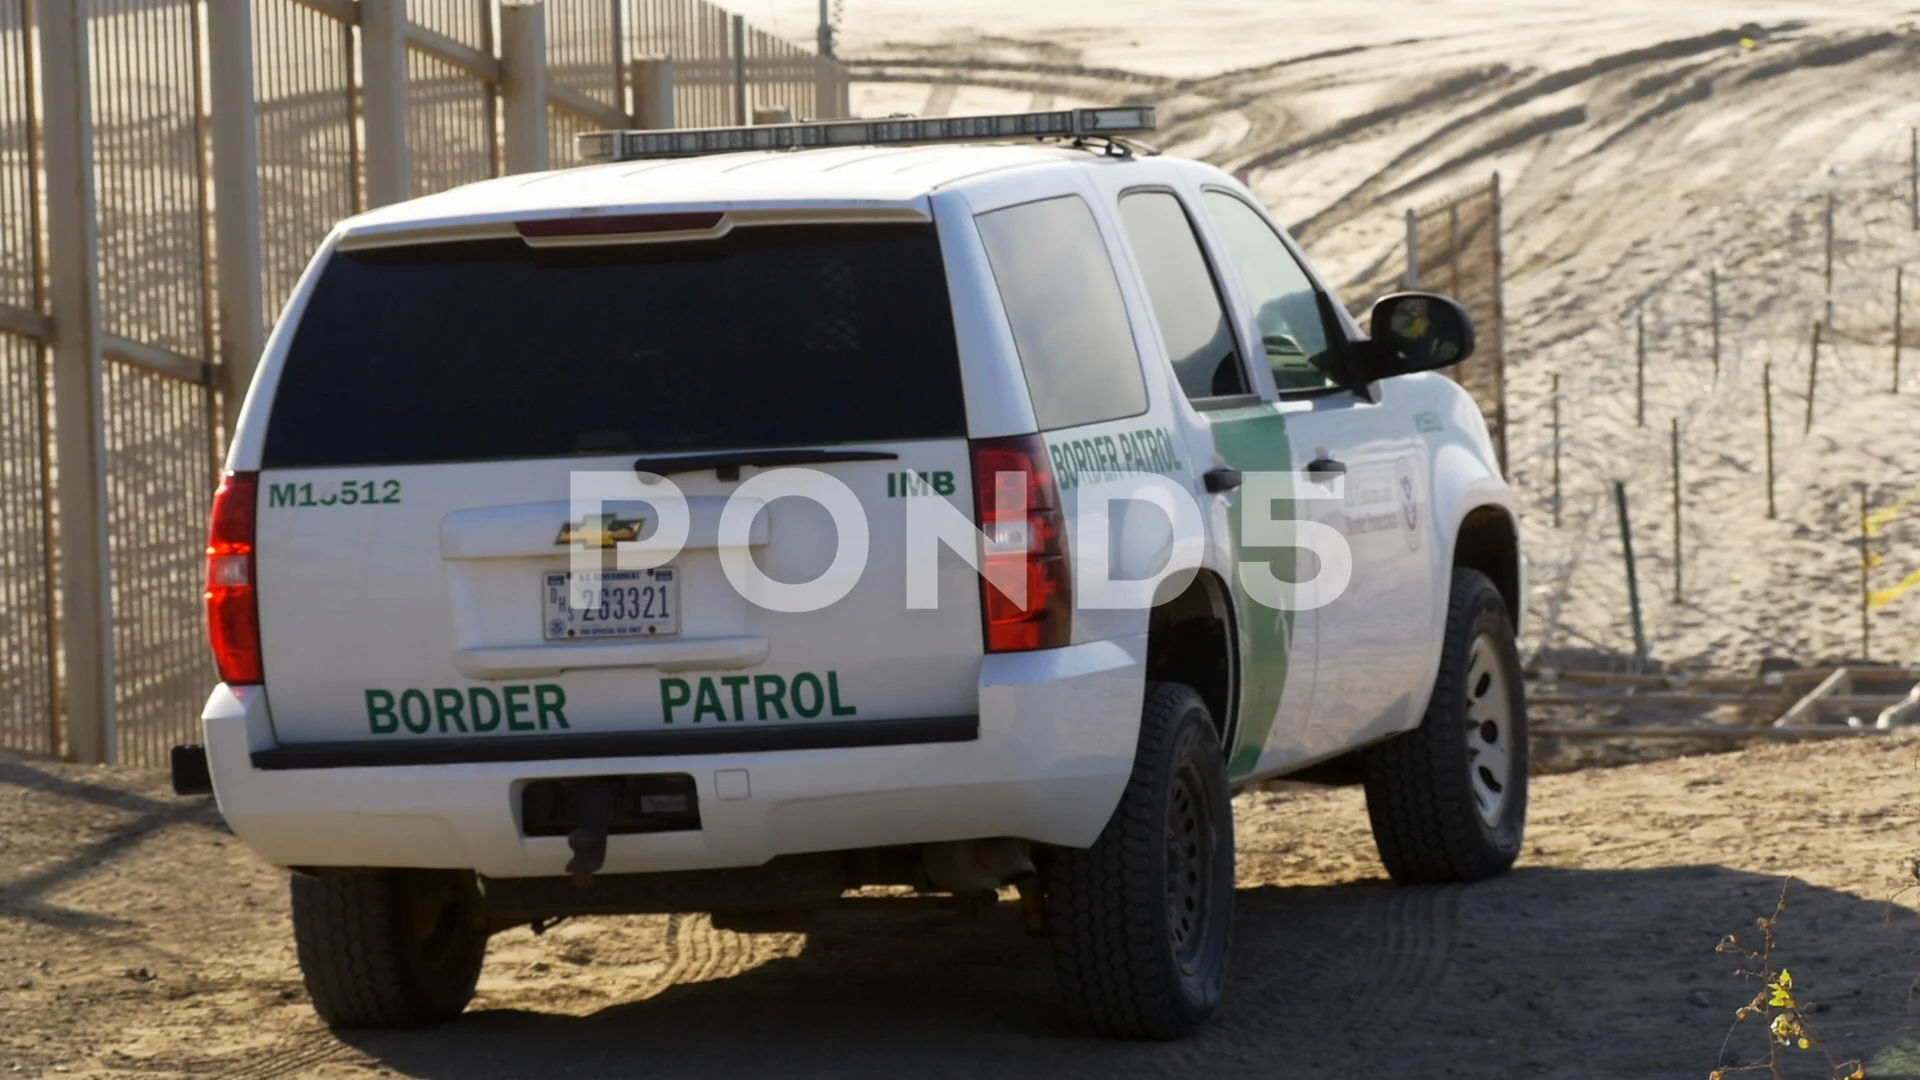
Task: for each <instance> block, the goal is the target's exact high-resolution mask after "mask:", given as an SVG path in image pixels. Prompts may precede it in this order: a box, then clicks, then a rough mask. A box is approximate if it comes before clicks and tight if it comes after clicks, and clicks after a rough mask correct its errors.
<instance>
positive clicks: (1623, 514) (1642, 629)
mask: <svg viewBox="0 0 1920 1080" xmlns="http://www.w3.org/2000/svg"><path fill="white" fill-rule="evenodd" d="M1613 507H1614V511H1615V513H1617V514H1618V515H1619V518H1620V554H1621V556H1622V558H1623V559H1624V560H1625V561H1626V564H1627V609H1628V611H1629V612H1631V613H1632V616H1633V660H1634V664H1633V667H1634V670H1635V671H1644V670H1646V667H1647V630H1646V623H1645V622H1644V621H1643V620H1642V619H1641V618H1640V575H1639V572H1638V571H1637V570H1636V569H1635V567H1634V563H1633V524H1632V520H1631V519H1630V518H1629V517H1628V516H1627V485H1626V482H1625V481H1623V480H1615V481H1614V482H1613Z"/></svg>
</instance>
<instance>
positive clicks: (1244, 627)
mask: <svg viewBox="0 0 1920 1080" xmlns="http://www.w3.org/2000/svg"><path fill="white" fill-rule="evenodd" d="M1207 415H1208V419H1209V420H1210V421H1212V427H1213V441H1214V447H1215V449H1217V450H1218V451H1219V453H1220V456H1221V457H1223V458H1225V459H1226V461H1227V464H1228V465H1229V466H1230V467H1232V468H1235V469H1238V470H1240V471H1241V472H1243V473H1246V472H1288V471H1291V470H1292V468H1293V449H1292V447H1291V446H1290V445H1289V444H1288V442H1287V418H1286V417H1285V416H1284V415H1282V414H1281V412H1280V410H1279V409H1278V408H1276V407H1275V406H1273V405H1270V404H1265V403H1263V404H1259V405H1250V406H1248V407H1246V408H1243V409H1225V410H1221V411H1219V412H1214V413H1209V414H1207ZM1243 492H1244V489H1243ZM1295 506H1296V504H1294V503H1293V502H1292V500H1287V501H1286V504H1285V505H1283V506H1281V507H1279V508H1278V512H1277V513H1275V514H1274V515H1273V516H1274V517H1275V518H1276V519H1284V518H1285V517H1290V516H1294V515H1295V513H1296V510H1295ZM1245 509H1246V507H1245V500H1244V498H1242V497H1241V496H1238V495H1236V496H1235V498H1234V500H1233V507H1232V510H1231V516H1230V521H1231V526H1232V537H1233V565H1234V566H1235V567H1236V568H1238V567H1239V566H1241V565H1242V564H1244V563H1246V562H1265V563H1271V564H1272V565H1273V573H1274V575H1275V576H1276V577H1278V578H1280V579H1281V580H1282V581H1293V580H1295V579H1296V575H1295V573H1294V563H1295V559H1296V552H1295V550H1294V549H1293V548H1290V547H1281V548H1248V547H1245V546H1243V545H1242V543H1241V537H1242V536H1243V535H1245V533H1244V531H1243V530H1242V529H1241V518H1242V515H1243V513H1244V511H1245ZM1230 585H1231V587H1232V589H1233V596H1234V607H1235V609H1236V610H1237V611H1238V613H1239V617H1240V625H1239V627H1238V630H1239V637H1240V641H1239V645H1240V657H1241V663H1240V732H1239V737H1238V738H1237V739H1236V740H1235V741H1234V746H1233V754H1232V757H1231V758H1230V759H1229V760H1228V762H1227V775H1228V777H1229V778H1230V779H1233V780H1239V779H1242V778H1244V777H1246V776H1249V775H1251V774H1252V773H1253V771H1254V769H1255V768H1257V767H1258V766H1259V763H1260V752H1261V750H1262V749H1263V748H1265V746H1266V744H1267V737H1268V736H1269V735H1271V734H1272V733H1273V724H1274V720H1275V719H1276V718H1277V717H1278V716H1279V714H1280V697H1281V694H1282V693H1284V692H1285V690H1286V688H1287V672H1288V669H1289V668H1290V667H1291V666H1292V661H1293V657H1292V648H1293V612H1291V611H1280V610H1277V609H1275V608H1270V607H1267V606H1266V605H1264V604H1261V603H1259V602H1257V601H1255V600H1254V599H1253V598H1252V597H1251V596H1249V595H1247V590H1246V587H1245V586H1243V585H1242V584H1241V583H1240V579H1239V575H1238V574H1237V573H1236V574H1235V575H1234V580H1233V581H1232V582H1230Z"/></svg>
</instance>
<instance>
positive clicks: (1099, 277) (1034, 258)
mask: <svg viewBox="0 0 1920 1080" xmlns="http://www.w3.org/2000/svg"><path fill="white" fill-rule="evenodd" d="M974 221H975V222H976V224H977V225H978V227H979V229H980V239H981V241H982V242H983V243H984V244H985V245H986V248H987V263H988V265H990V266H992V267H993V279H994V283H995V284H996V285H998V286H999V289H1000V303H1001V305H1002V306H1003V307H1005V308H1006V312H1007V322H1008V323H1009V324H1011V325H1012V327H1013V343H1014V347H1015V348H1017V349H1018V350H1019V352H1020V366H1021V367H1022V368H1023V369H1025V371H1026V376H1027V392H1028V393H1029V394H1030V395H1032V397H1033V412H1034V417H1035V419H1037V420H1038V421H1039V422H1040V428H1041V430H1043V431H1052V430H1054V429H1056V428H1064V427H1078V426H1080V425H1081V424H1096V423H1099V422H1100V421H1102V420H1118V419H1120V418H1122V417H1126V416H1137V415H1139V414H1140V413H1143V412H1146V411H1147V385H1146V380H1145V379H1144V378H1143V377H1142V376H1141V374H1140V353H1139V350H1138V349H1137V348H1136V347H1135V346H1134V341H1133V331H1132V329H1131V328H1130V327H1129V326H1128V324H1127V305H1126V301H1125V300H1123V299H1121V296H1120V282H1119V279H1118V278H1116V277H1115V276H1114V272H1113V260H1112V259H1110V258H1108V256H1107V245H1106V243H1105V241H1103V240H1102V239H1101V237H1100V227H1099V226H1098V225H1096V224H1095V223H1094V220H1093V211H1092V210H1089V209H1088V208H1087V204H1086V203H1085V202H1083V201H1082V200H1081V199H1080V198H1079V197H1078V196H1074V195H1066V196H1062V197H1060V198H1057V199H1044V200H1042V201H1040V202H1031V203H1025V204H1023V205H1020V206H1009V207H1007V208H1006V209H1005V210H994V211H991V212H989V213H985V214H981V215H979V216H978V217H976V218H975V219H974Z"/></svg>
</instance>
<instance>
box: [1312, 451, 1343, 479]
mask: <svg viewBox="0 0 1920 1080" xmlns="http://www.w3.org/2000/svg"><path fill="white" fill-rule="evenodd" d="M1307 475H1308V476H1311V477H1313V478H1314V479H1316V480H1318V479H1320V478H1321V477H1323V476H1324V477H1328V478H1331V477H1335V476H1345V475H1347V463H1346V462H1344V461H1335V460H1334V459H1333V458H1330V457H1323V458H1315V459H1313V460H1312V461H1309V462H1307Z"/></svg>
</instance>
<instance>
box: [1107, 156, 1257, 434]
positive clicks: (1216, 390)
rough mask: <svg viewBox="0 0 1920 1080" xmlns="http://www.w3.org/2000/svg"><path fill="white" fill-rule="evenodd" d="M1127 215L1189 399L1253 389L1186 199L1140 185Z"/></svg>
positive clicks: (1125, 204) (1123, 208) (1123, 213)
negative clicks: (1185, 206)
mask: <svg viewBox="0 0 1920 1080" xmlns="http://www.w3.org/2000/svg"><path fill="white" fill-rule="evenodd" d="M1120 219H1121V220H1122V221H1124V222H1125V223H1126V228H1127V243H1128V244H1130V245H1132V247H1133V255H1134V261H1135V262H1137V263H1139V264H1140V275H1141V277H1143V278H1144V279H1145V280H1146V283H1147V296H1148V298H1149V299H1150V300H1152V302H1153V314H1154V319H1155V321H1157V322H1158V323H1159V324H1160V336H1161V337H1162V338H1164V339H1165V340H1166V345H1167V359H1168V360H1170V361H1172V362H1173V372H1174V374H1175V375H1176V376H1178V377H1179V379H1180V388H1181V389H1182V390H1184V391H1186V394H1187V398H1188V399H1189V400H1201V399H1204V398H1214V397H1231V396H1234V395H1239V394H1245V393H1248V392H1249V391H1250V389H1251V388H1250V387H1249V386H1248V384H1247V371H1246V368H1245V367H1244V366H1243V365H1242V364H1241V363H1240V350H1239V348H1238V347H1237V346H1235V344H1234V341H1233V324H1232V323H1231V322H1229V321H1228V320H1227V312H1226V307H1225V305H1223V304H1222V303H1221V302H1220V291H1219V289H1218V288H1217V287H1216V286H1215V284H1214V281H1213V270H1212V268H1211V267H1209V266H1208V265H1207V258H1206V256H1205V255H1203V254H1201V252H1200V239H1199V238H1198V237H1197V236H1195V235H1194V233H1193V223H1192V222H1191V221H1189V220H1188V219H1187V212H1186V211H1185V210H1183V209H1181V207H1180V200H1179V199H1178V198H1176V197H1174V196H1173V195H1172V194H1170V193H1168V192H1165V191H1138V192H1134V193H1133V194H1130V195H1127V196H1126V197H1125V198H1122V199H1121V200H1120Z"/></svg>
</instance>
